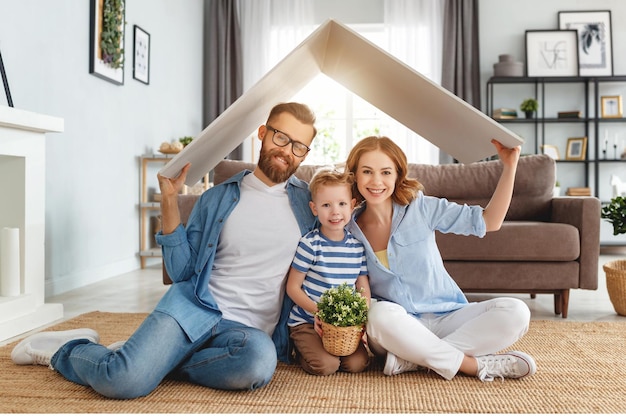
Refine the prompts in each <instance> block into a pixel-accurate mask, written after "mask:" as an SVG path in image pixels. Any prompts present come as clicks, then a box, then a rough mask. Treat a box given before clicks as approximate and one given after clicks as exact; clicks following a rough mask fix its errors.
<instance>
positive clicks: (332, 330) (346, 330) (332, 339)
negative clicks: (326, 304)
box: [322, 322, 363, 356]
mask: <svg viewBox="0 0 626 417" xmlns="http://www.w3.org/2000/svg"><path fill="white" fill-rule="evenodd" d="M322 331H323V336H322V343H323V344H324V349H326V352H328V353H330V354H331V355H335V356H348V355H352V354H353V353H354V352H355V351H356V349H357V348H358V347H359V342H360V341H361V336H362V335H363V326H348V327H338V326H333V325H332V324H328V323H324V322H322Z"/></svg>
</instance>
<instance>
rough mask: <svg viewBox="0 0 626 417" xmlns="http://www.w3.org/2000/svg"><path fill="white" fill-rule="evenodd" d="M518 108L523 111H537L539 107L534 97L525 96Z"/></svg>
mask: <svg viewBox="0 0 626 417" xmlns="http://www.w3.org/2000/svg"><path fill="white" fill-rule="evenodd" d="M519 108H520V110H521V111H523V112H527V111H528V112H532V111H537V109H539V102H538V101H537V100H535V99H534V98H527V99H526V100H524V101H522V104H521V105H520V106H519Z"/></svg>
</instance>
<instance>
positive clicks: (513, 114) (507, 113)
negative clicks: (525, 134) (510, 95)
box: [491, 108, 517, 119]
mask: <svg viewBox="0 0 626 417" xmlns="http://www.w3.org/2000/svg"><path fill="white" fill-rule="evenodd" d="M491 117H493V118H494V119H517V110H515V109H507V108H498V109H495V110H494V111H493V113H492V115H491Z"/></svg>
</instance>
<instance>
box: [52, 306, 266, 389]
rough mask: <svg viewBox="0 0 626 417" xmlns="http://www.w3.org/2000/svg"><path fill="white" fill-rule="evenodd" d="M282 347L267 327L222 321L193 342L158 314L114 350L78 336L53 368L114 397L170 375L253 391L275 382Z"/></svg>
mask: <svg viewBox="0 0 626 417" xmlns="http://www.w3.org/2000/svg"><path fill="white" fill-rule="evenodd" d="M276 362H277V359H276V348H275V346H274V343H273V342H272V339H271V338H270V337H269V336H268V335H267V334H266V333H264V332H263V331H261V330H258V329H255V328H252V327H247V326H245V325H243V324H240V323H237V322H234V321H230V320H221V321H220V322H218V324H217V325H216V326H215V327H213V329H212V331H211V332H210V333H208V334H206V335H205V336H204V337H203V338H202V339H200V340H197V341H196V342H194V343H192V342H190V341H189V339H188V338H187V336H186V334H185V333H184V332H183V330H182V329H181V327H180V326H179V325H178V323H177V322H176V320H174V319H173V318H172V317H170V316H169V315H167V314H164V313H160V312H158V311H154V312H152V313H151V314H150V315H149V316H148V317H147V318H146V320H145V321H144V322H143V323H142V324H141V326H140V327H139V328H138V329H137V331H136V332H135V333H134V334H133V335H132V336H131V337H130V338H129V339H128V340H127V341H126V343H124V345H123V346H122V348H121V349H119V350H118V351H116V352H114V351H111V350H109V349H107V348H106V347H104V346H102V345H98V344H95V343H92V342H89V341H88V340H86V339H82V340H72V341H70V342H68V343H66V344H65V345H63V346H62V347H61V348H60V349H59V350H58V351H57V352H56V353H55V354H54V356H53V357H52V361H51V365H52V367H53V368H54V369H55V370H57V371H58V372H59V373H61V374H62V375H63V376H64V377H65V378H67V379H68V380H70V381H72V382H75V383H78V384H81V385H87V386H90V387H92V388H93V389H94V390H95V391H97V392H98V393H100V394H102V395H104V396H106V397H109V398H136V397H141V396H144V395H147V394H149V393H150V392H152V391H153V390H154V389H155V388H156V387H157V386H158V385H159V383H160V382H161V381H162V380H163V379H164V378H166V377H167V378H171V379H177V380H184V381H189V382H192V383H194V384H198V385H202V386H205V387H210V388H216V389H224V390H252V389H255V388H260V387H262V386H264V385H266V384H268V383H269V381H270V380H271V379H272V376H273V374H274V371H275V370H276Z"/></svg>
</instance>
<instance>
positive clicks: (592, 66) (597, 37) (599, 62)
mask: <svg viewBox="0 0 626 417" xmlns="http://www.w3.org/2000/svg"><path fill="white" fill-rule="evenodd" d="M559 29H562V30H564V29H574V30H576V31H577V32H578V62H579V67H580V76H581V77H586V76H603V75H608V76H612V75H613V42H612V39H611V11H610V10H587V11H586V10H577V11H564V12H559Z"/></svg>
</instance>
